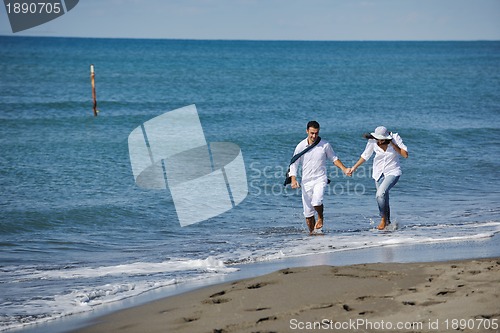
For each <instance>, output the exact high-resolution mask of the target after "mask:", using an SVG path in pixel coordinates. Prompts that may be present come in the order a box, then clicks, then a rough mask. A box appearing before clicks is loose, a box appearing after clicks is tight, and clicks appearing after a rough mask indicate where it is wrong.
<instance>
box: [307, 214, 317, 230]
mask: <svg viewBox="0 0 500 333" xmlns="http://www.w3.org/2000/svg"><path fill="white" fill-rule="evenodd" d="M306 224H307V227H308V228H309V232H310V233H311V232H313V230H314V224H315V219H314V216H311V217H306Z"/></svg>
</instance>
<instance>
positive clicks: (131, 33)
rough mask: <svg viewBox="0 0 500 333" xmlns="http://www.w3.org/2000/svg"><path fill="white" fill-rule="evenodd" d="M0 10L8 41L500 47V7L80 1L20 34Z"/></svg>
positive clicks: (345, 1)
mask: <svg viewBox="0 0 500 333" xmlns="http://www.w3.org/2000/svg"><path fill="white" fill-rule="evenodd" d="M19 1H23V0H19ZM24 1H26V0H24ZM0 7H1V8H0V35H8V36H13V35H15V36H54V37H56V36H61V37H110V38H162V39H230V40H234V39H237V40H500V0H80V2H79V3H78V5H77V6H76V7H75V8H74V9H72V10H71V11H69V12H67V13H66V14H64V15H63V16H61V17H59V18H56V19H54V20H52V21H50V22H47V23H44V24H42V25H40V26H37V27H34V28H31V29H29V30H25V31H22V32H18V33H12V30H11V28H10V25H9V21H8V18H7V12H6V7H5V6H3V5H0ZM0 47H1V45H0Z"/></svg>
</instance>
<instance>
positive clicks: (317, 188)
mask: <svg viewBox="0 0 500 333" xmlns="http://www.w3.org/2000/svg"><path fill="white" fill-rule="evenodd" d="M306 133H307V138H305V139H304V140H302V141H301V142H300V143H299V144H298V145H297V147H296V148H295V152H294V155H296V154H298V153H300V152H302V151H303V150H304V149H306V148H307V147H309V146H310V145H312V144H314V143H315V142H316V140H320V141H319V143H317V144H316V145H315V146H314V148H312V149H311V150H309V151H308V152H307V153H305V154H304V155H302V156H301V157H300V158H299V159H297V160H296V161H295V162H294V163H292V164H291V165H290V173H289V175H290V178H291V181H292V182H291V185H292V188H299V187H302V205H303V207H304V217H305V218H306V224H307V226H308V228H309V232H310V233H311V234H316V233H321V232H322V227H323V195H324V193H325V187H326V185H327V184H328V177H327V168H326V161H327V160H329V161H332V162H333V164H334V165H335V166H336V167H338V168H340V169H341V170H342V172H344V173H345V174H346V175H348V174H350V169H348V168H346V167H345V166H344V164H343V163H342V162H341V161H340V160H339V158H338V157H337V155H335V152H334V151H333V149H332V146H331V145H330V144H329V143H328V142H327V141H325V140H323V139H321V138H320V137H319V123H318V122H317V121H314V120H313V121H310V122H308V123H307V129H306ZM300 164H302V184H301V185H302V186H301V185H300V184H299V182H298V181H297V169H298V167H299V165H300ZM315 214H317V215H318V220H317V221H316V219H315Z"/></svg>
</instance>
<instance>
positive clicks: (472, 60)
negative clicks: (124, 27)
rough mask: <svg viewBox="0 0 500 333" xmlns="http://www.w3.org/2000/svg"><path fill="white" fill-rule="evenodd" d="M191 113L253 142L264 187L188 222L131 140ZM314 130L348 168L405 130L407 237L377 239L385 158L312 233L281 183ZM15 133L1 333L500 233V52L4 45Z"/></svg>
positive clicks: (403, 224)
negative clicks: (152, 295)
mask: <svg viewBox="0 0 500 333" xmlns="http://www.w3.org/2000/svg"><path fill="white" fill-rule="evenodd" d="M90 64H94V65H95V68H96V86H97V100H98V109H99V110H100V111H101V112H100V114H99V116H98V117H93V114H92V95H91V86H90V73H89V67H90ZM190 104H196V106H197V109H198V113H199V116H200V120H201V124H202V126H203V130H204V134H205V137H206V139H207V141H208V142H221V141H222V142H233V143H235V144H237V145H238V146H239V147H240V148H241V151H242V154H243V159H244V163H245V167H246V172H247V180H248V189H249V193H248V196H247V198H246V199H245V200H244V201H243V202H242V203H241V204H240V205H238V206H237V207H236V208H234V209H232V210H230V211H228V212H226V213H224V214H222V215H219V216H217V217H214V218H211V219H209V220H206V221H204V222H201V223H198V224H194V225H191V226H188V227H184V228H181V227H180V225H179V221H178V218H177V215H176V212H175V209H174V204H173V200H172V197H171V195H170V193H169V191H168V190H163V191H156V190H145V189H141V188H139V187H137V186H136V185H135V183H134V177H133V175H132V170H131V165H130V159H129V153H128V152H129V151H128V142H127V138H128V135H129V134H130V133H131V131H132V130H133V129H134V128H136V127H138V126H140V125H141V124H142V123H144V122H145V121H147V120H149V119H152V118H154V117H156V116H159V115H161V114H163V113H165V112H167V111H171V110H174V109H177V108H180V107H183V106H186V105H190ZM312 119H315V120H317V121H318V122H320V124H321V137H322V138H324V139H326V140H328V141H329V142H330V143H331V144H332V145H333V147H334V150H335V151H336V153H337V155H338V156H339V157H340V159H341V160H342V161H343V162H344V164H346V165H348V166H351V165H352V164H354V163H355V162H356V161H357V159H358V157H359V155H360V154H361V152H362V151H363V149H364V146H365V141H364V140H363V139H362V137H361V135H362V133H364V132H368V131H373V129H374V128H375V127H377V126H379V125H385V126H387V127H388V128H389V129H390V130H392V131H394V132H398V133H399V134H400V135H401V137H402V138H403V139H404V142H405V144H406V145H407V146H408V149H409V152H410V158H409V159H407V160H403V161H402V167H403V176H402V177H401V179H400V181H399V183H398V184H397V185H396V187H395V188H394V189H393V190H392V191H391V207H392V215H393V219H394V220H395V221H396V222H397V224H398V225H399V230H398V231H397V232H394V233H389V234H380V233H374V232H373V230H372V229H373V228H374V223H377V222H378V221H377V207H376V203H375V199H374V192H375V186H374V183H373V180H372V179H371V177H370V165H371V161H370V162H368V163H365V165H364V167H365V168H364V169H363V168H361V169H360V170H358V173H357V174H355V176H354V177H352V178H348V177H345V176H343V175H342V174H341V173H339V171H338V170H337V169H336V168H333V167H332V168H331V169H330V178H331V180H332V183H331V184H330V186H329V187H328V190H327V196H326V197H325V210H326V221H325V225H326V227H325V230H326V235H325V236H324V237H308V236H307V232H306V228H305V223H304V219H303V216H302V205H301V199H300V193H299V192H297V191H295V190H291V189H290V188H289V187H288V188H286V189H285V188H283V186H282V183H283V180H284V171H285V170H286V167H287V163H288V161H289V160H290V158H291V155H292V153H293V150H294V147H295V145H296V144H297V143H298V142H299V141H300V140H301V139H303V138H304V137H305V125H306V123H307V121H308V120H312ZM0 126H1V128H0V144H1V148H0V152H1V153H0V189H1V190H0V330H7V329H11V328H14V327H23V326H26V325H28V324H32V323H35V322H42V321H47V320H50V319H55V318H59V317H62V316H67V315H70V314H74V313H79V312H86V311H90V310H92V309H95V308H98V307H99V306H101V305H103V304H108V303H111V302H115V301H119V300H122V299H125V298H129V297H134V296H135V295H139V294H142V293H144V292H146V291H150V290H153V289H157V288H160V287H162V286H167V285H171V284H174V283H179V284H180V283H190V281H194V280H200V279H205V278H207V277H211V276H214V275H220V274H228V273H231V272H233V271H235V270H236V269H237V268H236V266H237V265H246V264H251V263H254V262H259V261H272V260H278V259H281V258H287V257H293V256H299V255H302V254H304V253H313V252H315V251H316V252H334V251H349V250H355V249H359V248H367V247H368V248H370V247H373V248H376V247H381V246H387V245H389V244H391V245H397V244H420V243H443V244H449V243H452V242H458V241H464V242H465V244H467V242H482V241H486V240H488V239H490V238H491V237H492V236H493V235H494V234H496V233H498V232H500V203H499V194H500V188H499V185H500V171H499V170H500V159H499V156H500V134H499V133H500V132H499V130H500V42H258V41H255V42H252V41H183V40H126V39H66V38H24V37H0ZM189 137H190V133H186V132H183V131H182V130H180V131H179V133H178V144H179V145H182V144H183V142H186V141H188V140H189ZM499 246H500V245H499Z"/></svg>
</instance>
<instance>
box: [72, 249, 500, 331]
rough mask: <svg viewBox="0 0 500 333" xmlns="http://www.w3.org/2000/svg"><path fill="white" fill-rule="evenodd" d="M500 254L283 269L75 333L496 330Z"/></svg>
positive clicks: (499, 322) (125, 312) (194, 293)
mask: <svg viewBox="0 0 500 333" xmlns="http://www.w3.org/2000/svg"><path fill="white" fill-rule="evenodd" d="M499 282H500V257H497V258H490V259H470V260H461V261H447V262H437V263H436V262H434V263H433V262H431V263H377V264H357V265H350V266H328V265H320V266H310V267H298V268H286V269H281V270H279V271H276V272H273V273H270V274H266V275H262V276H259V277H255V278H249V279H243V280H238V281H236V282H227V283H224V284H219V285H214V286H210V287H205V288H202V289H198V290H194V291H191V292H188V293H185V294H180V295H177V296H172V297H169V298H164V299H161V300H158V301H155V302H151V303H148V304H146V305H143V306H140V307H135V308H130V309H127V310H123V311H120V312H117V313H114V314H111V315H109V316H105V317H102V318H101V319H100V320H99V322H96V323H94V324H93V325H91V326H88V327H86V328H83V329H80V330H76V331H74V333H105V332H118V331H120V332H128V333H141V332H153V333H154V332H158V333H160V332H179V333H192V332H224V333H229V332H245V333H246V332H256V331H258V332H291V331H303V332H311V331H335V332H359V331H361V332H377V331H384V332H388V331H397V332H454V331H457V329H460V328H461V329H463V330H464V329H468V330H469V331H476V332H487V331H491V332H500V329H499V325H500V309H498V302H499V300H500V290H499V288H498V285H499Z"/></svg>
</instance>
